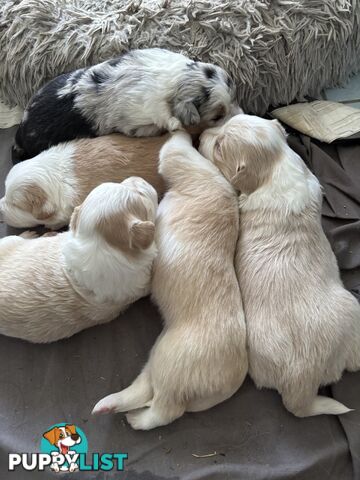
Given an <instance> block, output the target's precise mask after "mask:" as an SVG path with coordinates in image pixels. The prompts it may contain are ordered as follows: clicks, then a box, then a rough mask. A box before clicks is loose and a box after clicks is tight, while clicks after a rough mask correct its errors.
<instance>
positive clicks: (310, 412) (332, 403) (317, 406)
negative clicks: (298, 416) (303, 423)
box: [303, 395, 353, 417]
mask: <svg viewBox="0 0 360 480" xmlns="http://www.w3.org/2000/svg"><path fill="white" fill-rule="evenodd" d="M352 410H353V409H351V408H347V407H345V405H343V404H342V403H340V402H338V401H337V400H334V399H333V398H329V397H324V396H321V395H317V396H316V397H315V399H314V401H313V403H312V404H311V405H310V407H309V408H308V409H307V411H306V413H305V415H303V416H304V417H311V416H314V415H342V414H343V413H348V412H351V411H352Z"/></svg>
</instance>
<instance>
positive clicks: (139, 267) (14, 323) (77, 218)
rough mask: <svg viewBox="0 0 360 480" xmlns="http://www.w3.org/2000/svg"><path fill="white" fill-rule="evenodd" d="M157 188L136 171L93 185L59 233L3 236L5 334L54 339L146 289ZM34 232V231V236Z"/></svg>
mask: <svg viewBox="0 0 360 480" xmlns="http://www.w3.org/2000/svg"><path fill="white" fill-rule="evenodd" d="M156 207H157V195H156V192H155V190H154V189H153V187H151V186H150V185H149V184H148V183H147V182H145V181H144V180H143V179H141V178H138V177H131V178H128V179H127V180H125V181H124V182H122V183H121V184H116V183H104V184H102V185H100V186H99V187H97V188H95V190H93V191H92V192H91V193H90V195H89V196H88V197H87V198H86V200H85V202H84V203H83V204H82V205H81V206H80V207H77V208H76V209H75V211H74V213H73V215H72V217H71V224H70V231H69V232H65V233H60V234H58V235H56V236H51V237H41V238H30V239H29V238H26V237H28V235H29V232H28V233H25V238H24V236H19V237H17V236H9V237H5V238H3V239H1V240H0V284H1V289H0V333H1V334H3V335H8V336H11V337H17V338H22V339H24V340H29V341H31V342H53V341H55V340H59V339H61V338H65V337H70V336H71V335H73V334H74V333H76V332H78V331H80V330H83V329H84V328H87V327H90V326H93V325H96V324H99V323H104V322H108V321H110V320H112V319H113V318H115V317H116V316H117V315H118V314H119V312H120V311H121V310H123V309H124V308H125V307H126V306H127V305H129V304H130V303H132V302H134V301H135V300H137V299H139V298H140V297H143V296H144V295H147V294H148V293H149V289H150V275H151V268H152V263H153V260H154V257H155V255H156V248H155V244H154V228H155V227H154V220H155V211H156ZM31 234H33V232H30V235H31Z"/></svg>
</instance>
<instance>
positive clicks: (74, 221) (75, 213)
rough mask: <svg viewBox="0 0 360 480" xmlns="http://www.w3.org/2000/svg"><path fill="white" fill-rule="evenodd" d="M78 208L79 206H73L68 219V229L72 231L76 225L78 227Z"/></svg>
mask: <svg viewBox="0 0 360 480" xmlns="http://www.w3.org/2000/svg"><path fill="white" fill-rule="evenodd" d="M80 208H81V207H75V208H74V211H73V213H72V215H71V219H70V230H71V231H72V232H74V233H75V232H76V230H77V227H78V223H79V215H80Z"/></svg>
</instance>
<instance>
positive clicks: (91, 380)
mask: <svg viewBox="0 0 360 480" xmlns="http://www.w3.org/2000/svg"><path fill="white" fill-rule="evenodd" d="M13 134H14V129H11V130H7V131H0V193H1V194H2V193H3V183H4V182H3V179H4V176H5V174H6V172H7V170H8V168H9V165H10V143H11V138H12V135H13ZM296 145H297V148H298V149H299V150H303V152H302V153H303V156H304V157H305V158H308V153H307V151H308V150H309V149H311V148H312V147H311V145H309V144H306V142H299V141H296ZM358 148H360V147H358ZM318 156H319V152H318V150H315V151H314V154H313V155H312V161H314V159H316V158H317V157H318ZM341 158H343V155H341ZM322 162H323V163H324V171H325V172H328V168H327V164H326V162H330V163H331V162H332V160H331V158H330V157H328V156H325V157H323V160H322ZM330 163H329V165H330ZM353 163H355V162H353ZM348 164H351V162H350V161H349V162H347V163H346V165H348ZM344 168H345V167H344ZM357 168H360V165H359V164H358V167H357ZM357 171H358V172H359V170H357ZM320 173H321V172H320ZM333 180H334V181H336V180H335V179H334V178H333ZM5 233H6V228H5V227H4V226H1V230H0V235H1V236H3V235H4V234H5ZM357 279H358V280H359V275H357ZM0 288H1V286H0ZM160 330H161V320H160V316H159V314H158V312H157V310H156V307H155V306H153V305H152V304H151V302H150V301H149V299H143V300H141V301H139V302H137V303H136V304H134V305H133V306H132V307H130V308H129V309H128V310H127V311H126V312H125V313H124V314H123V315H122V316H121V317H120V318H118V319H117V320H115V321H113V322H111V323H110V324H108V325H103V326H99V327H95V328H92V329H89V330H86V331H84V332H81V333H80V334H78V335H75V336H74V337H72V338H70V339H68V340H65V341H61V342H57V343H54V344H51V345H32V344H29V343H26V342H23V341H19V340H16V339H12V338H7V337H0V365H1V367H0V418H1V428H0V477H1V479H4V480H7V479H14V478H16V480H31V479H38V478H40V474H39V473H30V472H25V473H21V472H20V473H18V472H16V473H15V474H11V473H9V472H8V471H7V453H8V452H9V451H11V452H32V451H34V452H37V451H39V442H40V438H41V435H42V433H43V432H44V431H46V430H47V429H48V427H50V426H51V425H53V424H54V423H58V422H62V421H66V422H69V423H75V424H76V425H77V426H79V427H80V428H81V429H83V430H84V432H85V434H86V435H87V438H88V441H89V449H90V452H98V451H99V452H117V451H120V452H124V451H125V452H128V454H129V460H128V462H127V463H126V465H127V467H126V473H124V474H118V473H110V472H109V473H106V474H105V473H100V474H94V473H93V474H92V473H82V474H80V473H75V474H64V475H61V478H64V479H83V478H86V479H95V478H96V479H99V480H100V479H101V480H107V479H115V478H116V479H121V478H123V479H124V480H125V479H126V480H161V479H181V480H195V479H201V480H225V479H231V480H234V479H239V480H247V479H251V480H270V479H273V480H289V479H296V480H320V479H321V480H358V479H359V478H360V458H359V453H360V436H359V424H360V381H359V380H360V374H345V375H344V378H343V379H342V380H341V382H339V383H338V384H337V385H336V386H334V387H332V392H333V394H334V396H335V397H336V398H337V399H339V400H340V401H343V402H344V403H345V404H346V405H348V406H350V407H352V408H355V409H356V411H355V412H352V413H349V414H347V415H346V416H343V417H342V418H340V419H339V418H337V417H332V416H320V417H314V418H307V419H298V418H295V417H294V416H292V415H291V414H290V413H288V412H287V411H286V410H285V409H284V407H283V406H282V403H281V399H280V397H279V395H278V394H277V393H276V392H274V391H270V390H263V391H258V390H256V388H255V387H254V385H253V383H252V381H251V380H250V379H247V380H246V382H245V384H244V385H243V386H242V388H241V389H240V390H239V392H237V393H236V395H235V396H234V397H233V398H231V399H230V400H228V401H227V402H225V403H223V404H221V405H218V406H217V407H215V408H213V409H211V410H208V411H207V412H202V413H197V414H186V415H184V417H182V418H181V419H180V420H178V421H176V422H175V423H173V424H171V425H169V426H167V427H164V428H159V429H156V430H153V431H150V432H139V431H134V430H132V429H131V428H130V427H129V426H128V425H127V424H126V421H125V420H124V417H123V416H122V415H116V416H104V417H91V416H90V411H91V408H92V407H93V405H94V404H95V402H96V401H97V400H99V399H100V398H101V397H102V396H104V395H106V394H108V393H110V392H115V391H118V390H120V389H122V388H123V387H125V386H127V385H128V384H129V383H130V382H131V381H132V380H133V378H134V377H135V376H136V375H137V374H138V373H139V370H140V368H141V366H142V365H143V364H144V362H145V360H146V358H147V354H148V352H149V349H150V348H151V346H152V344H153V343H154V340H155V338H156V337H157V335H158V334H159V332H160ZM326 394H328V395H331V389H330V388H327V389H326ZM215 451H216V452H217V454H216V455H215V456H212V457H207V458H196V457H194V456H193V455H192V454H193V453H195V454H200V455H203V454H209V453H213V452H215ZM353 468H354V472H355V473H353ZM54 475H55V474H51V473H50V472H49V473H47V474H44V475H41V478H59V477H56V476H54Z"/></svg>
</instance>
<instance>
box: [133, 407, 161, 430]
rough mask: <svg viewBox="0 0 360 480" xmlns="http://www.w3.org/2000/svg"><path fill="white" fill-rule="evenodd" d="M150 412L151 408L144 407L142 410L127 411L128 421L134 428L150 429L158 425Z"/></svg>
mask: <svg viewBox="0 0 360 480" xmlns="http://www.w3.org/2000/svg"><path fill="white" fill-rule="evenodd" d="M149 413H150V408H142V409H140V410H135V411H133V412H130V413H127V414H126V415H125V416H126V420H127V422H128V423H129V425H131V427H132V428H133V429H134V430H150V429H152V428H154V427H156V426H157V425H153V422H151V419H150V416H149Z"/></svg>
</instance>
